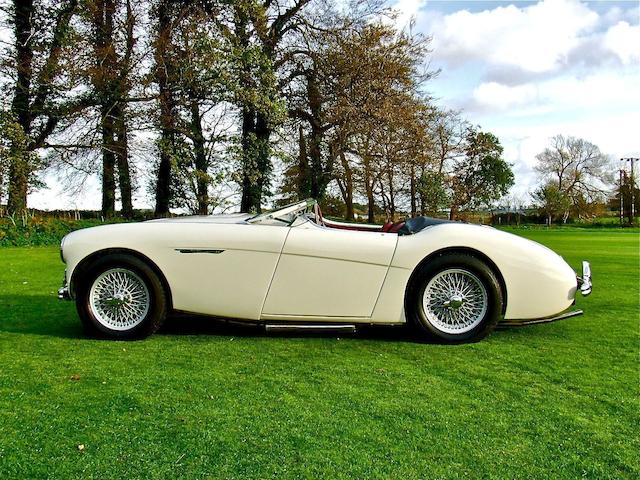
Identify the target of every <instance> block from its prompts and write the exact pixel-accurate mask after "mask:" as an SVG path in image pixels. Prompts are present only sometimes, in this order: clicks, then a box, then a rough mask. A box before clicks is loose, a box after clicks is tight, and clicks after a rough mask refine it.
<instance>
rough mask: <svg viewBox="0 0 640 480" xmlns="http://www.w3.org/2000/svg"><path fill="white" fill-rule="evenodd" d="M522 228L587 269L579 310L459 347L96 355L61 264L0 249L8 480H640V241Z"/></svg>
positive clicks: (218, 337)
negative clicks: (61, 289)
mask: <svg viewBox="0 0 640 480" xmlns="http://www.w3.org/2000/svg"><path fill="white" fill-rule="evenodd" d="M517 232H518V233H519V234H522V235H524V236H528V237H530V238H532V239H534V240H536V241H539V242H541V243H544V244H545V245H548V246H549V247H551V248H553V249H555V250H556V251H558V252H559V253H561V254H562V255H563V256H564V257H565V258H566V259H567V260H568V262H569V263H570V264H571V265H572V266H573V267H574V268H576V269H577V268H579V265H580V260H581V259H583V258H585V259H588V260H590V261H591V263H592V268H593V273H594V280H595V285H594V293H593V294H592V295H591V296H590V297H588V298H586V299H582V298H580V299H578V307H579V308H584V310H585V312H586V314H585V315H584V316H583V317H577V318H573V319H569V320H566V321H563V322H557V323H553V324H548V325H540V326H532V327H527V328H520V329H510V330H500V331H497V332H495V333H494V334H493V335H492V336H490V337H489V338H487V339H486V340H484V341H482V342H480V343H477V344H473V345H462V346H443V345H430V344H421V343H416V342H413V341H411V339H410V337H408V336H407V335H406V333H405V332H404V331H402V330H401V329H382V330H375V331H373V332H371V331H368V332H363V333H361V334H359V335H357V336H355V337H348V338H335V337H313V336H310V337H309V336H307V337H300V336H298V337H273V336H271V337H268V336H264V335H262V334H260V333H259V332H258V331H257V330H254V329H250V328H241V329H230V328H225V327H220V326H217V325H216V324H214V323H212V322H211V321H208V320H206V319H193V318H190V319H186V320H185V319H182V320H180V319H174V320H172V321H170V322H169V324H168V326H167V327H166V328H165V329H164V331H163V332H162V333H160V334H157V335H155V336H154V337H152V338H150V339H148V340H145V341H141V342H111V341H94V340H87V339H85V338H83V337H82V334H81V329H80V325H79V321H78V319H77V317H76V313H75V309H74V306H73V304H71V303H68V302H58V301H57V300H56V298H55V294H54V292H55V291H56V289H57V287H58V285H59V283H60V280H61V277H62V271H63V265H62V264H61V263H60V260H59V257H58V251H57V248H51V247H39V248H0V365H1V367H0V478H2V479H10V478H82V479H88V478H101V479H104V478H174V477H182V478H238V479H245V478H260V479H264V478H330V479H336V478H394V479H406V478H464V477H472V478H478V477H483V478H544V477H555V478H578V477H583V476H584V477H587V478H598V479H601V478H638V477H640V455H639V454H638V452H640V400H639V399H640V366H639V355H640V344H639V339H640V332H639V263H638V262H639V235H638V231H637V230H635V231H626V232H621V231H615V230H584V229H582V230H580V231H565V230H560V229H559V230H552V231H545V230H535V231H534V230H531V231H527V230H518V231H517ZM79 445H84V449H83V450H80V449H79V448H78V446H79Z"/></svg>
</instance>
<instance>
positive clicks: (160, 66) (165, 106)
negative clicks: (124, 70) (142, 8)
mask: <svg viewBox="0 0 640 480" xmlns="http://www.w3.org/2000/svg"><path fill="white" fill-rule="evenodd" d="M169 1H170V0H162V1H161V2H160V3H159V5H158V10H157V17H158V36H157V38H156V44H155V52H154V56H155V63H156V65H155V77H156V82H158V90H159V95H158V102H159V104H160V142H159V144H160V145H159V146H160V162H159V164H158V172H157V178H156V189H155V190H156V191H155V193H156V208H155V215H156V217H166V216H167V215H168V214H169V206H170V204H171V156H172V153H173V150H174V146H175V139H174V136H175V124H176V122H175V115H176V107H175V105H176V102H175V98H174V95H173V91H172V82H173V61H172V59H171V55H170V53H169V49H170V44H171V29H172V28H171V14H170V10H169V8H170V7H169Z"/></svg>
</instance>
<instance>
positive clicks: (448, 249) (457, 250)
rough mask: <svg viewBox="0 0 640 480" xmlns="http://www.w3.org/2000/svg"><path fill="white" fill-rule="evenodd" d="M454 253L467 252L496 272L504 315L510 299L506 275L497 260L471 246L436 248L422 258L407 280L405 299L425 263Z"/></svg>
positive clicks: (466, 253)
mask: <svg viewBox="0 0 640 480" xmlns="http://www.w3.org/2000/svg"><path fill="white" fill-rule="evenodd" d="M454 253H459V254H465V255H470V256H472V257H475V258H477V259H478V260H480V261H482V262H484V263H485V264H486V265H487V266H488V267H489V268H490V269H491V271H492V272H493V273H494V274H495V276H496V278H497V279H498V283H499V284H500V290H501V292H502V298H503V300H504V301H503V303H502V312H501V313H502V315H504V314H505V312H506V310H507V301H508V300H507V285H506V283H505V281H504V277H503V276H502V272H500V269H499V268H498V266H497V265H496V264H495V262H494V261H493V260H491V259H490V258H489V257H488V256H487V255H485V254H484V253H482V252H481V251H479V250H476V249H475V248H470V247H446V248H441V249H439V250H436V251H435V252H431V253H430V254H429V255H427V256H426V257H424V258H423V259H422V260H420V262H419V263H418V264H417V265H416V266H415V268H414V269H413V271H412V272H411V276H410V277H409V281H408V282H407V287H406V291H405V301H406V298H407V294H408V292H409V291H410V290H411V288H412V287H413V282H414V281H415V278H416V275H417V272H418V271H419V270H420V268H421V267H422V266H423V265H424V264H425V263H427V262H429V261H430V260H432V259H433V258H435V257H439V256H441V255H447V254H454Z"/></svg>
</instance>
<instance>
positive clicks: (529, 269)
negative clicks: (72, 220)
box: [59, 200, 591, 343]
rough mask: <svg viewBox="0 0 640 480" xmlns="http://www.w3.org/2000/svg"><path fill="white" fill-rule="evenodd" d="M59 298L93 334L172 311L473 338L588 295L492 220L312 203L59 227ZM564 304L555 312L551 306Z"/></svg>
mask: <svg viewBox="0 0 640 480" xmlns="http://www.w3.org/2000/svg"><path fill="white" fill-rule="evenodd" d="M61 256H62V260H63V261H64V262H65V263H66V264H67V269H66V272H65V279H64V284H63V287H62V288H61V289H60V290H59V297H60V298H71V299H75V301H76V306H77V310H78V314H79V316H80V319H81V320H82V323H83V324H84V326H85V327H86V330H87V331H88V332H89V333H90V334H92V335H100V336H107V337H111V338H141V337H145V336H147V335H149V334H151V333H153V332H155V331H156V330H157V329H158V328H159V327H160V325H161V324H162V322H163V320H164V319H165V317H166V315H167V314H168V313H170V312H172V311H182V312H191V313H196V314H201V315H211V316H216V317H222V318H233V319H239V320H245V321H248V322H252V323H256V322H258V323H259V324H262V325H264V326H265V328H266V329H267V330H290V329H337V330H340V329H349V330H355V328H356V326H357V325H361V324H369V325H371V324H383V325H397V324H404V323H410V324H412V325H414V326H415V327H417V330H418V331H419V332H421V334H423V335H427V336H429V337H431V338H435V339H437V340H439V341H443V342H450V343H459V342H467V341H476V340H479V339H481V338H483V337H484V336H485V335H487V334H488V333H489V332H491V331H492V330H493V328H494V327H495V326H496V324H497V323H498V322H499V321H503V322H505V323H508V324H512V325H521V324H529V323H540V322H546V321H552V320H557V319H559V318H566V317H568V316H573V315H577V314H580V313H582V312H581V311H579V310H577V311H571V312H568V313H567V312H565V310H567V309H568V308H569V307H570V306H571V305H572V304H574V297H575V294H576V291H577V290H578V289H580V290H581V292H582V294H583V295H588V294H589V293H590V292H591V273H590V268H589V264H588V263H587V262H583V272H582V276H581V277H577V276H576V273H575V272H574V271H573V270H572V269H571V267H569V265H567V263H566V262H565V261H564V260H563V259H562V258H561V257H560V256H559V255H557V254H556V253H554V252H553V251H551V250H549V249H548V248H546V247H543V246H542V245H539V244H537V243H535V242H532V241H529V240H525V239H523V238H520V237H517V236H515V235H511V234H508V233H505V232H502V231H499V230H496V229H494V228H491V227H485V226H479V225H471V224H467V223H461V222H449V221H445V220H437V219H432V218H426V217H418V218H414V219H410V220H407V221H405V222H398V223H387V224H385V225H383V226H379V225H378V226H376V225H361V224H349V223H341V222H334V221H330V220H328V219H324V218H323V217H322V214H321V212H320V209H319V208H318V205H317V203H316V202H315V201H313V200H307V201H303V202H299V203H296V204H293V205H289V206H286V207H283V208H281V209H278V210H274V211H271V212H268V213H263V214H260V215H255V216H251V215H249V214H234V215H212V216H201V217H182V218H173V219H161V220H152V221H148V222H142V223H129V224H116V225H106V226H100V227H94V228H88V229H85V230H79V231H76V232H73V233H71V234H69V235H67V236H66V237H65V238H64V239H63V240H62V244H61ZM562 312H565V313H562Z"/></svg>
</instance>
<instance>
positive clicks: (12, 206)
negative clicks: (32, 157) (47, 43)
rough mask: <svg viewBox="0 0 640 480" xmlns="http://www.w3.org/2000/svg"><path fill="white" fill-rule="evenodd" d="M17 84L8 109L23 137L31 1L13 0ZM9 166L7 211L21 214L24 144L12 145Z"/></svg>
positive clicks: (27, 114) (27, 124) (27, 126)
mask: <svg viewBox="0 0 640 480" xmlns="http://www.w3.org/2000/svg"><path fill="white" fill-rule="evenodd" d="M14 10H15V17H14V21H15V27H14V29H15V42H16V44H15V46H16V70H17V71H16V83H15V93H14V97H13V101H12V104H11V110H12V112H13V114H14V115H15V118H16V120H17V122H18V124H19V125H20V127H21V128H22V133H23V135H24V137H25V138H28V136H29V134H30V133H31V132H30V131H31V109H30V105H29V102H30V96H31V77H32V75H33V43H32V37H33V25H32V19H33V15H34V8H33V0H24V1H19V0H14ZM11 150H12V155H11V160H10V165H9V198H8V200H7V209H8V211H9V213H10V214H22V213H23V212H24V211H25V210H26V208H27V190H28V184H29V175H30V174H31V172H30V167H31V166H30V165H29V154H28V152H27V150H26V145H12V146H11Z"/></svg>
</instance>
